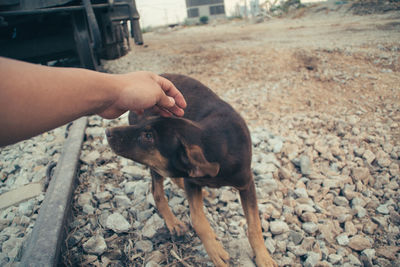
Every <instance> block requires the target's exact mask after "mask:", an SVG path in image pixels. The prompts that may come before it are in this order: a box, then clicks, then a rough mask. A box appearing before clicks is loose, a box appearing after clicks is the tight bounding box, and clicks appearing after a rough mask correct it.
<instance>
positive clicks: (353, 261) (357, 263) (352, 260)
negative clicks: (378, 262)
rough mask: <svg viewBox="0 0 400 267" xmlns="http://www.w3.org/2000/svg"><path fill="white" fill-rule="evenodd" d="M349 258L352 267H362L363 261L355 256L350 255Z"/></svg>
mask: <svg viewBox="0 0 400 267" xmlns="http://www.w3.org/2000/svg"><path fill="white" fill-rule="evenodd" d="M347 257H348V259H349V260H350V263H351V265H352V266H362V264H361V261H360V260H359V259H358V258H357V257H356V256H354V255H353V254H349V255H348V256H347Z"/></svg>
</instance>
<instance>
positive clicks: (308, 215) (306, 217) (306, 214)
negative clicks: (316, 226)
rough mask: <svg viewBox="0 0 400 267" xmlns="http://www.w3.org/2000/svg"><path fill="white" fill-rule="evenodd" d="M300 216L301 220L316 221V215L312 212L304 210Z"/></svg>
mask: <svg viewBox="0 0 400 267" xmlns="http://www.w3.org/2000/svg"><path fill="white" fill-rule="evenodd" d="M300 218H301V219H302V220H303V222H313V223H317V222H318V218H317V215H315V213H314V212H304V213H303V214H301V216H300Z"/></svg>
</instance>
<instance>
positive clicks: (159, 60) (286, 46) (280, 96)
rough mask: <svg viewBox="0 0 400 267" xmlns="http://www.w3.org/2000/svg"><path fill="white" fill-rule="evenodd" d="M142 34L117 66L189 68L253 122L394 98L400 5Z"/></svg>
mask: <svg viewBox="0 0 400 267" xmlns="http://www.w3.org/2000/svg"><path fill="white" fill-rule="evenodd" d="M144 41H145V45H144V46H134V48H133V51H132V52H131V53H130V54H129V55H128V56H126V57H125V58H123V59H120V60H119V64H118V65H117V68H118V70H117V71H115V72H120V71H121V70H120V68H121V67H123V68H124V71H126V72H128V71H134V70H151V71H154V72H158V73H160V72H173V73H181V74H187V75H190V76H192V77H194V78H196V79H198V80H200V81H202V82H203V83H205V84H206V85H208V86H209V87H210V88H212V89H213V90H214V91H216V92H217V93H218V94H219V95H221V96H222V97H228V96H229V99H230V101H229V102H230V103H231V104H232V105H234V107H235V108H237V109H238V110H239V111H241V113H242V115H243V116H244V117H245V118H246V119H247V121H248V122H249V123H250V124H252V123H256V124H260V123H262V124H264V123H265V124H266V125H270V122H271V120H274V118H276V117H280V116H281V115H283V114H284V115H287V114H296V113H297V112H312V111H316V112H323V113H328V114H336V113H337V112H340V113H352V112H357V111H360V110H361V111H362V113H363V114H364V116H370V115H372V114H373V113H374V112H375V110H376V108H379V107H385V106H386V107H387V106H391V105H392V104H398V103H399V96H400V91H399V89H400V86H399V85H400V76H399V71H400V59H399V50H400V12H388V13H385V14H372V15H364V16H358V15H353V13H352V12H351V11H349V9H348V7H347V6H329V5H327V6H322V7H321V6H318V5H317V6H314V7H312V8H307V9H301V10H299V11H296V12H293V13H292V14H290V15H288V16H287V17H285V18H281V19H271V20H267V21H265V22H262V23H253V22H252V21H242V20H240V21H232V22H230V23H226V24H215V25H207V26H201V27H186V28H179V29H168V30H159V31H157V32H152V33H147V34H145V35H144ZM112 65H113V64H112V63H111V64H106V69H107V70H109V71H111V72H112V71H114V70H113V68H115V65H113V66H112ZM253 90H254V92H253ZM260 90H261V91H262V92H263V93H264V94H262V95H260V94H259V93H258V91H260ZM243 95H246V97H243ZM253 95H254V97H252V96H253ZM248 111H251V112H248ZM397 119H399V117H397Z"/></svg>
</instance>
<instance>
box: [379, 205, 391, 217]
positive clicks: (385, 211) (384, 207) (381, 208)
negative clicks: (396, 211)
mask: <svg viewBox="0 0 400 267" xmlns="http://www.w3.org/2000/svg"><path fill="white" fill-rule="evenodd" d="M376 211H377V212H379V213H380V214H385V215H386V214H389V209H388V206H387V205H379V206H378V208H376Z"/></svg>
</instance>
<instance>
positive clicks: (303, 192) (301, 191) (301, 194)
mask: <svg viewBox="0 0 400 267" xmlns="http://www.w3.org/2000/svg"><path fill="white" fill-rule="evenodd" d="M294 193H295V195H296V196H297V197H298V198H308V194H307V190H306V189H305V188H296V189H295V190H294Z"/></svg>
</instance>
